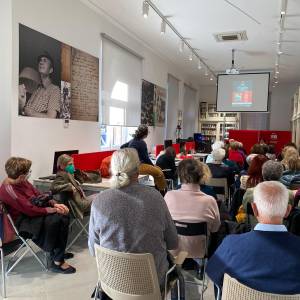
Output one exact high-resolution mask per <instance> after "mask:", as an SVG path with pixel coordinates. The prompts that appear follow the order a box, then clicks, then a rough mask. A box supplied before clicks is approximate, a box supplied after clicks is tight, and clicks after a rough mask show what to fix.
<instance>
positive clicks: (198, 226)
mask: <svg viewBox="0 0 300 300" xmlns="http://www.w3.org/2000/svg"><path fill="white" fill-rule="evenodd" d="M174 223H175V226H176V230H177V233H178V235H179V236H180V235H182V236H197V237H199V239H201V241H202V240H203V237H204V245H203V249H199V251H200V250H202V251H201V253H204V255H202V256H201V257H200V255H199V257H197V258H194V260H195V261H196V262H197V264H198V270H199V271H198V273H200V274H199V275H200V276H201V277H200V278H202V280H201V281H202V282H201V284H199V283H197V282H194V281H188V280H186V281H185V282H186V283H190V284H196V285H201V286H202V289H201V299H202V300H203V294H204V292H205V290H206V289H207V282H205V280H206V277H205V268H206V263H207V258H208V230H207V223H206V222H199V223H187V222H182V221H176V220H174ZM182 250H184V251H187V252H188V249H182ZM199 253H200V252H199ZM197 279H199V278H198V277H197Z"/></svg>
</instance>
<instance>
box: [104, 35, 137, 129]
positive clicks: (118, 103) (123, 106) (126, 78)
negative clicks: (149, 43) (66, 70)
mask: <svg viewBox="0 0 300 300" xmlns="http://www.w3.org/2000/svg"><path fill="white" fill-rule="evenodd" d="M102 56H103V59H102V81H101V99H100V112H101V113H100V123H101V125H106V126H117V125H118V126H119V125H122V126H126V127H135V126H138V125H139V124H140V121H141V89H142V88H141V83H142V58H141V57H140V56H139V55H138V54H135V53H134V52H133V51H131V50H129V49H128V48H127V47H126V46H123V45H121V44H119V43H118V42H116V41H114V40H113V39H112V38H110V37H108V36H107V35H105V34H103V35H102Z"/></svg>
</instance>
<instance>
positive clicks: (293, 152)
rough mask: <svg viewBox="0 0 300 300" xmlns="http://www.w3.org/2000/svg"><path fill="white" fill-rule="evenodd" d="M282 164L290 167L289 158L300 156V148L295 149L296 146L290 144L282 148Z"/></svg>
mask: <svg viewBox="0 0 300 300" xmlns="http://www.w3.org/2000/svg"><path fill="white" fill-rule="evenodd" d="M282 157H283V159H282V164H283V165H284V166H285V168H287V169H288V162H289V160H290V159H291V158H292V157H293V158H299V153H298V150H297V149H295V148H294V147H291V146H288V147H284V149H283V150H282Z"/></svg>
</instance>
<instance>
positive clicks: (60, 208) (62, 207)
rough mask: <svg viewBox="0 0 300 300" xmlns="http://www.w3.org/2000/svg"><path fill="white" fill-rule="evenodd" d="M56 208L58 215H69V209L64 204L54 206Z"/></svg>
mask: <svg viewBox="0 0 300 300" xmlns="http://www.w3.org/2000/svg"><path fill="white" fill-rule="evenodd" d="M54 208H55V209H56V212H57V213H58V214H61V215H67V214H68V213H69V209H68V207H67V206H65V205H64V204H54Z"/></svg>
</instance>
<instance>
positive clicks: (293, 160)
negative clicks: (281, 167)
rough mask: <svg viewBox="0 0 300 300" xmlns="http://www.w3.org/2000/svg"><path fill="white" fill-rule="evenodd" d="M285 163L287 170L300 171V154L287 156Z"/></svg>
mask: <svg viewBox="0 0 300 300" xmlns="http://www.w3.org/2000/svg"><path fill="white" fill-rule="evenodd" d="M285 163H286V169H287V170H289V171H293V172H297V171H300V159H299V157H298V155H291V156H289V157H286V160H285Z"/></svg>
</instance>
